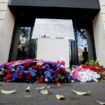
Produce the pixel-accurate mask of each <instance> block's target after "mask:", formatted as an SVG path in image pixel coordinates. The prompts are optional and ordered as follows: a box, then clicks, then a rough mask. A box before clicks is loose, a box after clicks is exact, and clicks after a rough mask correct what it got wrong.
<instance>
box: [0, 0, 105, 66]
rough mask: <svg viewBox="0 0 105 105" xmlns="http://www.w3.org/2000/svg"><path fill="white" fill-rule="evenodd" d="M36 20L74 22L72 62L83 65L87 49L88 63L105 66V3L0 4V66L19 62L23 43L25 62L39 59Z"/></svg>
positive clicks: (17, 0) (33, 0)
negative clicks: (33, 36)
mask: <svg viewBox="0 0 105 105" xmlns="http://www.w3.org/2000/svg"><path fill="white" fill-rule="evenodd" d="M36 18H46V19H48V18H50V19H70V20H72V21H73V27H74V34H75V40H71V41H70V51H71V53H70V62H72V63H73V64H79V63H81V62H82V60H83V58H82V52H83V48H84V47H86V48H87V50H88V58H89V60H92V59H93V60H96V59H97V60H99V62H100V64H102V65H104V66H105V48H104V40H105V0H99V1H98V0H88V1H87V0H61V1H60V0H43V1H42V0H0V37H1V38H0V63H4V62H7V61H13V60H17V56H18V48H19V47H20V46H19V44H20V43H21V46H22V47H23V46H24V45H25V51H26V53H27V57H26V58H36V56H37V55H36V53H35V52H36V50H37V40H36V39H32V32H33V27H34V23H35V19H36ZM54 44H55V46H56V43H54ZM62 44H63V43H62ZM18 57H19V56H18ZM22 57H23V56H22ZM23 58H24V57H23ZM23 58H20V59H23Z"/></svg>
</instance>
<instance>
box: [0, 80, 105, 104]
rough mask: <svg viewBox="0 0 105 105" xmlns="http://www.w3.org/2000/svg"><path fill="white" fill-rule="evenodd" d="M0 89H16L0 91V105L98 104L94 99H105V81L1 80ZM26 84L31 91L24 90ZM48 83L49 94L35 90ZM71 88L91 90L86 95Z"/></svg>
mask: <svg viewBox="0 0 105 105" xmlns="http://www.w3.org/2000/svg"><path fill="white" fill-rule="evenodd" d="M2 84H4V85H3V86H0V89H5V90H12V89H16V90H17V91H16V93H15V94H9V95H3V94H1V92H0V105H99V103H97V102H96V100H100V101H105V82H98V83H95V82H89V83H79V82H78V83H67V84H61V85H60V86H57V85H55V84H35V83H32V84H30V83H9V82H8V83H6V82H2ZM28 85H31V91H30V92H25V89H26V87H27V86H28ZM45 85H50V86H51V88H49V89H48V90H49V91H50V94H49V95H43V94H41V93H40V92H39V90H36V88H37V87H42V86H45ZM72 89H75V90H78V91H91V94H90V95H88V96H78V95H76V94H74V93H73V92H72ZM56 94H61V95H64V96H65V100H61V101H60V100H58V99H56Z"/></svg>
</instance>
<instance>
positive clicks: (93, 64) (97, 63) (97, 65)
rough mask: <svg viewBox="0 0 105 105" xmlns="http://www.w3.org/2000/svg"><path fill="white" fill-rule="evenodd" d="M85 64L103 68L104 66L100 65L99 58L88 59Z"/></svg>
mask: <svg viewBox="0 0 105 105" xmlns="http://www.w3.org/2000/svg"><path fill="white" fill-rule="evenodd" d="M85 64H86V65H88V66H96V67H101V68H103V66H102V65H100V63H99V61H98V60H96V61H94V60H89V61H87V62H86V63H85Z"/></svg>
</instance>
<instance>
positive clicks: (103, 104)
mask: <svg viewBox="0 0 105 105" xmlns="http://www.w3.org/2000/svg"><path fill="white" fill-rule="evenodd" d="M96 102H98V103H99V104H100V105H105V102H103V101H99V100H96Z"/></svg>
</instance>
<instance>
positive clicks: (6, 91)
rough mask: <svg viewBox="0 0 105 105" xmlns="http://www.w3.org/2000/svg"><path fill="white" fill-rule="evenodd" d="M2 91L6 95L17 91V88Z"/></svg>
mask: <svg viewBox="0 0 105 105" xmlns="http://www.w3.org/2000/svg"><path fill="white" fill-rule="evenodd" d="M1 93H2V94H4V95H6V94H13V93H16V89H15V90H1Z"/></svg>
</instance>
